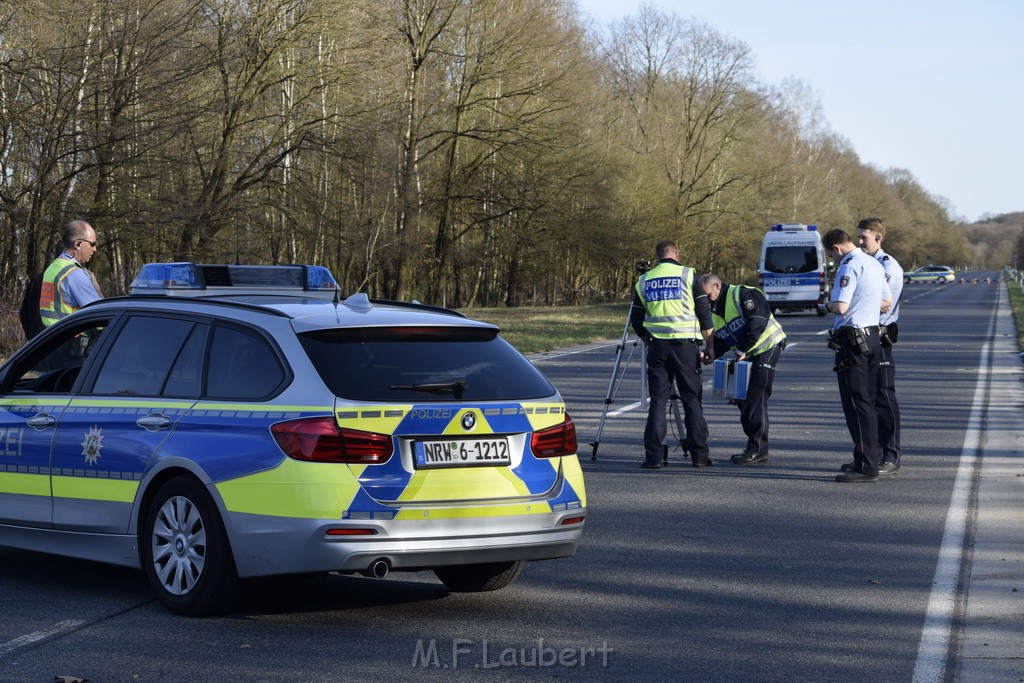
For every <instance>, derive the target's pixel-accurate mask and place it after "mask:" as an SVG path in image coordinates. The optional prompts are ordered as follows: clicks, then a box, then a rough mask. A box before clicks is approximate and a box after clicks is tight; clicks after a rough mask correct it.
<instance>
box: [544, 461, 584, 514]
mask: <svg viewBox="0 0 1024 683" xmlns="http://www.w3.org/2000/svg"><path fill="white" fill-rule="evenodd" d="M552 460H554V458H552ZM560 460H561V461H562V474H563V475H565V480H566V481H567V482H569V484H570V485H571V486H572V490H573V491H575V492H576V495H577V496H579V497H580V504H581V505H582V506H583V507H587V488H586V486H584V485H583V468H582V467H581V466H580V459H579V458H577V457H575V456H573V457H571V458H560Z"/></svg>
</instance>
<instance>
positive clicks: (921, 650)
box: [911, 305, 998, 683]
mask: <svg viewBox="0 0 1024 683" xmlns="http://www.w3.org/2000/svg"><path fill="white" fill-rule="evenodd" d="M997 310H998V305H997ZM990 347H991V342H986V343H985V345H984V346H983V347H982V349H981V360H980V361H979V368H978V384H977V386H976V387H975V389H974V401H973V403H972V404H971V417H970V420H969V422H968V424H967V434H966V436H965V437H964V447H963V450H962V451H961V453H960V466H959V467H958V468H957V473H956V481H955V482H954V484H953V494H952V496H951V497H950V501H949V512H948V513H947V515H946V528H945V531H944V532H943V534H942V546H941V547H940V548H939V560H938V564H937V565H936V567H935V577H934V578H933V579H932V592H931V595H930V596H929V597H928V610H927V611H926V612H925V618H924V627H923V629H922V631H921V643H920V645H919V646H918V648H917V663H916V664H915V665H914V676H913V678H912V679H911V680H912V681H914V683H925V682H926V681H942V680H945V671H946V658H947V656H948V654H949V639H950V635H951V633H952V627H953V615H954V612H955V611H956V603H957V586H958V584H959V579H960V565H961V563H962V561H963V555H964V542H965V540H966V536H967V521H968V513H969V510H968V504H969V503H970V497H971V484H972V482H973V480H974V469H975V466H976V464H977V461H978V446H979V444H980V441H981V415H982V409H983V407H984V406H983V401H984V397H985V392H986V388H987V387H988V383H989V380H990V378H989V377H988V375H989V372H988V356H989V352H990V351H989V349H990Z"/></svg>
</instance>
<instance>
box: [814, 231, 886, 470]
mask: <svg viewBox="0 0 1024 683" xmlns="http://www.w3.org/2000/svg"><path fill="white" fill-rule="evenodd" d="M822 244H823V245H824V247H825V249H826V251H828V252H829V253H830V254H831V255H832V256H833V257H834V258H836V259H837V260H838V261H839V268H838V269H837V270H836V279H835V283H834V284H833V286H832V300H831V301H829V302H828V303H827V304H825V310H826V311H828V312H829V313H834V314H835V318H833V320H832V330H831V332H830V333H829V348H831V349H833V350H834V351H835V353H836V365H835V368H833V369H834V370H835V372H836V377H837V379H838V381H839V397H840V399H841V401H842V404H843V413H844V414H845V415H846V426H847V428H849V430H850V436H851V437H852V438H853V462H854V467H853V469H852V470H850V471H849V472H843V473H842V474H840V475H837V476H836V481H839V482H873V481H878V468H879V465H881V461H882V455H881V452H880V450H879V448H878V415H877V413H876V408H875V404H876V403H877V397H878V375H879V370H878V364H879V362H880V361H881V356H882V352H881V345H882V343H881V339H880V334H879V327H878V320H879V315H880V313H879V312H880V311H888V309H889V307H890V306H891V305H892V291H891V290H890V289H889V285H888V284H886V282H885V271H884V270H883V269H882V266H881V264H879V263H878V261H876V260H875V259H873V258H871V257H870V256H868V255H867V254H865V253H864V252H863V251H861V250H860V249H859V248H858V247H856V246H854V244H853V241H852V240H851V239H850V236H849V235H848V234H846V231H845V230H842V229H840V228H836V229H835V230H829V231H828V232H827V233H825V236H824V237H823V238H822Z"/></svg>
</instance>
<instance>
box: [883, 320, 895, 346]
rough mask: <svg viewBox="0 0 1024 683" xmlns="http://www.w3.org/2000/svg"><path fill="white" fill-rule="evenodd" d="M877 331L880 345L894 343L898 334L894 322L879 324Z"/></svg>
mask: <svg viewBox="0 0 1024 683" xmlns="http://www.w3.org/2000/svg"><path fill="white" fill-rule="evenodd" d="M878 332H879V335H880V336H881V340H882V346H892V345H893V344H895V343H896V336H897V335H898V334H899V328H898V327H896V323H890V324H888V325H879V327H878Z"/></svg>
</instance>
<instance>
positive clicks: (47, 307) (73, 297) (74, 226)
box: [39, 220, 103, 327]
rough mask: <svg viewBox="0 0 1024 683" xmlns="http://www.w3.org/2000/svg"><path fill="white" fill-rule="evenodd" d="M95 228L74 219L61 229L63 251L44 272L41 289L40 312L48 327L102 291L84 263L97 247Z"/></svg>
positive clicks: (90, 300)
mask: <svg viewBox="0 0 1024 683" xmlns="http://www.w3.org/2000/svg"><path fill="white" fill-rule="evenodd" d="M96 245H97V240H96V231H95V230H93V228H92V226H91V225H89V224H88V223H86V222H85V221H82V220H74V221H71V222H70V223H68V224H67V225H65V226H64V229H63V230H62V231H61V254H60V256H58V257H57V258H55V259H54V260H53V262H52V263H50V265H49V267H48V268H47V269H46V271H45V272H44V273H43V282H42V287H41V290H40V293H39V316H40V318H41V319H42V321H43V325H44V326H45V327H49V326H50V325H52V324H54V323H55V322H57V321H58V320H60V319H61V318H66V317H67V316H69V315H71V314H72V313H74V312H75V311H77V310H78V309H79V308H81V307H82V306H85V305H86V304H89V303H92V302H93V301H96V300H97V299H102V298H103V295H102V294H101V293H100V291H99V287H98V286H97V285H96V280H95V278H93V276H92V274H91V273H90V272H89V271H87V270H86V269H85V264H87V263H88V262H89V259H91V258H92V257H93V254H95V253H96V249H97V246H96Z"/></svg>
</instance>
